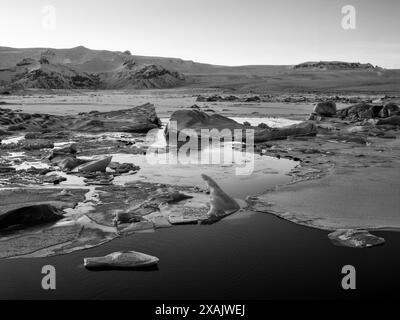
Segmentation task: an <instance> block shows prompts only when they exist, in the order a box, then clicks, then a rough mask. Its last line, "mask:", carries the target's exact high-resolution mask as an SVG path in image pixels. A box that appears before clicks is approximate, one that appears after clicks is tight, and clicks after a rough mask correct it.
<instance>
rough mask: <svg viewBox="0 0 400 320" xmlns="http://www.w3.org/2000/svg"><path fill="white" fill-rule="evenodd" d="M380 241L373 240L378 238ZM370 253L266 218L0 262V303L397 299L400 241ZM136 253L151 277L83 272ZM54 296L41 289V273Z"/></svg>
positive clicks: (391, 238)
mask: <svg viewBox="0 0 400 320" xmlns="http://www.w3.org/2000/svg"><path fill="white" fill-rule="evenodd" d="M377 234H378V233H377ZM379 235H381V236H384V237H385V238H386V240H387V243H386V244H385V245H384V246H382V247H375V248H371V249H350V248H343V247H335V246H333V245H332V244H331V243H330V242H329V240H328V238H327V232H325V231H321V230H316V229H310V228H307V227H303V226H298V225H295V224H293V223H291V222H287V221H284V220H282V219H279V218H276V217H274V216H271V215H267V214H261V213H259V214H252V215H250V216H249V217H248V218H243V219H231V220H223V221H221V222H220V223H217V224H214V225H211V226H202V225H194V226H180V227H174V228H169V229H160V230H157V232H155V233H147V234H146V233H142V234H135V235H132V236H130V237H127V238H123V239H117V240H115V241H112V242H110V243H108V244H105V245H103V246H100V247H97V248H92V249H89V250H85V251H80V252H76V253H73V254H69V255H64V256H58V257H50V258H42V259H15V260H3V261H1V262H0V275H1V285H0V298H2V299H17V298H18V299H31V298H34V299H214V298H215V299H228V298H234V299H265V298H268V299H277V298H338V297H339V298H356V297H369V298H384V297H399V296H400V294H398V293H397V288H400V275H399V272H400V271H399V270H400V258H399V255H398V251H399V248H400V234H398V233H379ZM124 249H126V250H137V251H141V252H145V253H148V254H152V255H155V256H157V257H159V258H160V264H159V269H158V270H156V271H88V270H86V269H85V268H84V267H83V265H82V263H83V258H84V257H87V256H98V255H105V254H108V253H110V252H112V251H116V250H124ZM45 264H51V265H54V266H55V267H56V271H57V289H56V290H54V291H44V290H42V289H41V279H42V275H41V268H42V266H43V265H45ZM347 264H351V265H354V266H355V267H356V271H357V290H355V291H345V290H343V289H342V288H341V285H340V283H341V278H342V275H341V268H342V266H344V265H347Z"/></svg>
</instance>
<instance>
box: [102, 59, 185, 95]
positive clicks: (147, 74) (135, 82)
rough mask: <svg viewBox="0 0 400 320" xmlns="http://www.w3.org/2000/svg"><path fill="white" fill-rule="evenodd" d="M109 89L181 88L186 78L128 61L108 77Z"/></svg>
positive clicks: (164, 69)
mask: <svg viewBox="0 0 400 320" xmlns="http://www.w3.org/2000/svg"><path fill="white" fill-rule="evenodd" d="M104 81H105V83H107V87H108V88H136V89H161V88H172V87H177V86H180V85H182V84H183V83H184V81H185V76H184V75H183V74H181V73H179V72H176V71H171V70H168V69H166V68H164V67H162V66H160V65H154V64H146V65H137V64H136V63H135V62H133V61H128V62H125V63H124V64H123V66H122V67H121V68H120V69H118V70H117V71H115V72H113V73H111V74H109V75H106V77H105V80H104Z"/></svg>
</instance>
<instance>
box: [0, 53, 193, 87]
mask: <svg viewBox="0 0 400 320" xmlns="http://www.w3.org/2000/svg"><path fill="white" fill-rule="evenodd" d="M154 62H156V61H154V60H152V59H148V60H147V61H145V59H141V58H140V57H139V58H138V59H135V58H134V57H133V56H131V55H130V54H129V53H122V52H113V51H106V50H90V49H87V48H85V47H76V48H72V49H46V48H37V49H12V48H4V47H3V48H0V67H1V69H0V85H2V86H5V87H8V88H11V89H26V88H42V89H79V88H85V89H112V88H136V89H146V88H170V87H176V86H180V85H182V84H184V81H185V76H184V75H183V74H182V73H179V72H177V71H174V70H170V69H167V68H165V67H163V66H161V65H158V64H155V63H154Z"/></svg>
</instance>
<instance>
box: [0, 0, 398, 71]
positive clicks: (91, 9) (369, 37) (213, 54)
mask: <svg viewBox="0 0 400 320" xmlns="http://www.w3.org/2000/svg"><path fill="white" fill-rule="evenodd" d="M346 5H351V6H352V7H353V8H354V9H355V14H354V17H355V19H350V20H349V18H352V17H353V16H349V15H348V14H349V11H346V12H344V13H342V8H343V6H346ZM399 16H400V0H0V46H7V47H16V48H27V47H50V48H70V47H76V46H80V45H83V46H85V47H88V48H91V49H106V50H114V51H125V50H130V51H131V52H132V54H134V55H147V56H162V57H176V58H182V59H185V60H193V61H196V62H204V63H211V64H218V65H250V64H252V65H259V64H264V65H288V64H297V63H301V62H305V61H320V60H339V61H351V62H370V63H372V64H374V65H379V66H382V67H385V68H400V17H399ZM343 19H344V20H345V22H346V23H345V26H347V27H346V28H344V27H343ZM354 21H355V23H354ZM349 26H350V27H351V28H348V27H349Z"/></svg>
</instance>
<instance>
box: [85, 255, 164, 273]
mask: <svg viewBox="0 0 400 320" xmlns="http://www.w3.org/2000/svg"><path fill="white" fill-rule="evenodd" d="M158 262H159V259H158V258H157V257H153V256H150V255H148V254H144V253H140V252H136V251H119V252H113V253H111V254H109V255H106V256H104V257H91V258H84V262H83V264H84V266H85V267H86V268H111V269H113V268H143V267H151V266H155V265H157V264H158Z"/></svg>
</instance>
